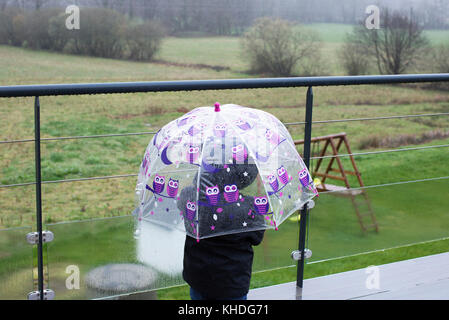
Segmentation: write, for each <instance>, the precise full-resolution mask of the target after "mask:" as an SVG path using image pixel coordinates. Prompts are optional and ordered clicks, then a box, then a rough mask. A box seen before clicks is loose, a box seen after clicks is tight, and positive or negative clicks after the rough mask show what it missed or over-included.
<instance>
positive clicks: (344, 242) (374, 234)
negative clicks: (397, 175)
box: [309, 179, 449, 262]
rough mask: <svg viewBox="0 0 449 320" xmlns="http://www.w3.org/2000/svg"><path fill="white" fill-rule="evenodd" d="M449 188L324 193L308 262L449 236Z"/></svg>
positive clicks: (314, 216) (431, 184)
mask: <svg viewBox="0 0 449 320" xmlns="http://www.w3.org/2000/svg"><path fill="white" fill-rule="evenodd" d="M448 190H449V179H441V180H432V181H421V182H413V183H404V184H394V185H387V186H379V187H374V188H366V189H364V190H363V192H362V191H361V190H354V191H352V194H351V192H349V191H342V192H328V193H324V192H322V193H321V194H320V196H319V198H318V199H316V200H315V201H316V206H315V208H314V209H313V210H312V211H311V215H310V230H309V237H310V244H309V245H310V248H311V249H312V251H313V256H312V258H311V259H310V260H309V262H312V261H320V260H325V259H332V258H337V257H344V256H350V255H354V254H360V253H366V252H371V251H376V250H382V249H387V248H393V247H398V246H405V245H410V244H417V243H422V242H426V241H433V240H438V239H443V238H447V237H448V236H449V197H448V194H449V193H448ZM370 208H371V209H370Z"/></svg>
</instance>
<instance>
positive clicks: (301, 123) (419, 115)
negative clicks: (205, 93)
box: [0, 112, 449, 144]
mask: <svg viewBox="0 0 449 320" xmlns="http://www.w3.org/2000/svg"><path fill="white" fill-rule="evenodd" d="M446 115H449V112H440V113H426V114H410V115H399V116H385V117H372V118H354V119H335V120H317V121H312V124H323V123H338V122H351V121H370V120H388V119H405V118H419V117H436V116H446ZM303 124H305V121H298V122H284V125H285V126H293V125H303ZM157 130H159V129H157ZM156 133H157V131H154V132H130V133H111V134H100V135H92V136H69V137H54V138H41V142H45V141H57V140H74V139H90V138H108V137H125V136H139V135H150V134H156ZM34 141H35V140H34V139H21V140H3V141H0V144H8V143H23V142H34Z"/></svg>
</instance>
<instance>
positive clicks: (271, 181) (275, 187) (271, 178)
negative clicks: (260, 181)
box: [267, 174, 279, 192]
mask: <svg viewBox="0 0 449 320" xmlns="http://www.w3.org/2000/svg"><path fill="white" fill-rule="evenodd" d="M267 179H268V183H269V184H270V186H271V188H273V191H274V192H276V191H278V189H279V182H278V178H277V177H276V176H275V175H274V174H270V175H269V176H268V177H267Z"/></svg>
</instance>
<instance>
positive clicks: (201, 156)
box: [196, 112, 217, 241]
mask: <svg viewBox="0 0 449 320" xmlns="http://www.w3.org/2000/svg"><path fill="white" fill-rule="evenodd" d="M216 120H217V112H214V118H213V119H212V125H211V126H210V127H209V128H208V129H209V130H207V132H205V133H204V137H205V139H203V145H202V148H201V154H200V157H199V158H198V159H199V163H200V165H199V166H198V176H197V179H196V221H197V226H196V235H197V240H198V241H199V238H200V220H199V210H200V209H199V205H198V202H199V198H200V180H201V167H202V163H203V155H204V149H205V145H206V142H207V139H208V138H209V137H210V136H212V135H211V132H213V129H212V128H213V127H214V123H215V121H216Z"/></svg>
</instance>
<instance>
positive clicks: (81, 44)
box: [0, 0, 165, 61]
mask: <svg viewBox="0 0 449 320" xmlns="http://www.w3.org/2000/svg"><path fill="white" fill-rule="evenodd" d="M41 1H43V0H41ZM80 16H82V19H83V27H82V28H80V29H79V30H69V29H68V28H67V26H66V20H67V18H68V16H67V14H66V13H65V11H62V10H60V9H54V8H40V9H39V10H36V11H26V10H23V9H21V8H17V7H11V8H5V9H4V10H2V11H0V44H7V45H12V46H18V47H24V48H30V49H35V50H49V51H57V52H63V53H69V54H79V55H89V56H95V57H104V58H116V59H129V60H137V61H149V60H151V59H152V58H153V56H154V54H155V53H156V52H157V50H158V49H159V46H160V43H161V40H162V38H163V36H164V34H165V31H164V29H163V27H162V26H161V25H160V24H159V23H157V22H155V21H151V20H134V19H131V18H129V17H128V16H125V15H123V14H121V13H118V12H117V11H114V10H111V9H104V8H81V11H80Z"/></svg>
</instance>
